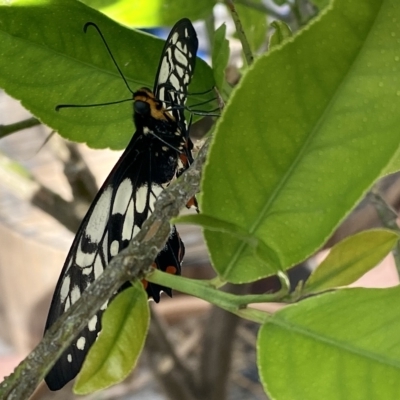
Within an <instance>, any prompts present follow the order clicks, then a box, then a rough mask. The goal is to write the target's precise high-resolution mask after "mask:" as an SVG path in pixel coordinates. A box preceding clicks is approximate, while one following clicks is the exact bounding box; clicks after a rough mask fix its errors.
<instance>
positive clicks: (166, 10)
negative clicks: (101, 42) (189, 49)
mask: <svg viewBox="0 0 400 400" xmlns="http://www.w3.org/2000/svg"><path fill="white" fill-rule="evenodd" d="M83 3H85V4H87V5H88V6H90V7H93V8H96V9H97V10H99V11H101V12H102V13H104V14H106V15H108V16H109V17H110V18H112V19H114V20H116V21H118V22H121V23H122V24H126V25H130V26H138V27H150V26H160V25H173V24H174V23H175V22H176V21H178V20H179V19H181V18H184V17H186V18H190V19H192V20H197V19H202V18H207V17H208V16H209V15H211V13H212V9H213V7H214V5H215V0H202V1H197V0H135V1H132V0H115V1H111V2H110V1H109V0H83Z"/></svg>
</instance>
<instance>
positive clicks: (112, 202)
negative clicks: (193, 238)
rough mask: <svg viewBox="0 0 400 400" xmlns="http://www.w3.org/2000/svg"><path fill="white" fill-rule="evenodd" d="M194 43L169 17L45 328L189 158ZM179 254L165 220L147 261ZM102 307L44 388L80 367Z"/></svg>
mask: <svg viewBox="0 0 400 400" xmlns="http://www.w3.org/2000/svg"><path fill="white" fill-rule="evenodd" d="M89 24H91V23H89ZM92 25H94V24H92ZM197 47H198V41H197V36H196V32H195V30H194V28H193V26H192V24H191V22H190V21H189V20H188V19H182V20H180V21H179V22H177V23H176V25H175V26H174V27H173V28H172V30H171V32H170V34H169V36H168V39H167V41H166V43H165V46H164V49H163V52H162V54H161V60H160V63H159V67H158V71H157V74H156V79H155V84H154V90H153V91H151V90H150V89H147V88H141V89H139V90H138V91H136V92H135V93H134V94H133V119H134V122H135V125H136V132H135V134H134V135H133V137H132V139H131V141H130V143H129V144H128V147H127V148H126V150H125V152H124V153H123V154H122V156H121V158H120V159H119V161H118V162H117V164H116V165H115V167H114V168H113V170H112V171H111V173H110V175H109V176H108V177H107V179H106V180H105V182H104V184H103V186H102V187H101V189H100V191H99V192H98V194H97V196H96V198H95V200H94V201H93V203H92V205H91V206H90V209H89V211H88V213H87V214H86V216H85V218H84V219H83V221H82V224H81V226H80V228H79V230H78V232H77V234H76V236H75V239H74V241H73V243H72V246H71V249H70V251H69V253H68V256H67V259H66V261H65V264H64V267H63V269H62V272H61V276H60V278H59V280H58V283H57V287H56V290H55V292H54V295H53V300H52V303H51V306H50V311H49V315H48V318H47V322H46V328H45V330H47V329H49V328H50V327H51V326H52V325H53V324H54V322H55V321H56V320H57V318H58V317H59V316H60V315H61V314H63V313H64V312H65V311H67V310H68V308H69V307H70V306H71V305H72V304H73V303H74V302H76V301H77V300H78V299H79V297H80V296H81V293H82V292H83V291H84V290H85V289H86V288H87V287H88V286H89V285H90V284H91V283H92V282H93V281H94V280H96V279H97V278H98V277H99V275H100V274H101V273H102V272H103V270H104V268H105V267H106V266H107V264H108V263H109V262H110V260H111V259H112V257H113V256H115V255H116V254H118V253H119V252H120V251H121V250H122V249H123V248H125V247H126V246H127V245H128V243H129V241H130V240H131V239H132V238H133V237H134V236H135V235H136V233H137V232H138V231H139V230H140V228H141V226H142V224H143V222H144V221H145V220H146V219H147V217H148V216H149V215H150V214H151V213H152V211H153V207H154V203H155V201H156V199H157V197H158V195H159V194H160V193H161V192H162V190H163V189H164V188H165V187H167V186H168V184H169V183H170V182H171V181H172V180H173V179H174V178H175V177H177V176H179V175H180V174H181V173H182V172H183V171H184V170H185V169H186V168H188V166H189V165H190V163H191V162H192V160H193V158H192V154H191V150H192V147H193V144H192V142H191V140H190V139H189V136H188V127H187V123H186V121H185V117H184V105H185V102H186V97H187V91H188V86H189V83H190V81H191V79H192V76H193V72H194V68H195V62H196V53H197ZM184 253H185V248H184V245H183V243H182V241H181V239H180V237H179V234H178V232H177V231H176V228H175V227H172V230H171V233H170V236H169V238H168V241H167V243H166V245H165V247H164V249H163V250H162V251H161V252H160V253H159V254H158V256H157V258H156V259H155V261H154V267H157V268H158V269H160V270H162V271H167V272H170V273H172V274H180V270H181V262H182V259H183V256H184ZM128 285H129V284H128V283H127V284H126V285H125V287H126V286H128ZM145 285H146V290H147V293H148V295H149V297H152V298H153V299H154V300H155V301H156V302H158V301H159V300H160V291H164V292H166V293H167V294H169V295H171V289H169V288H165V287H161V286H158V285H154V284H151V283H145ZM123 289H124V287H122V288H121V290H123ZM106 307H107V303H106V304H104V306H103V307H102V309H101V310H99V312H98V313H97V314H96V315H95V316H94V317H93V318H92V319H91V320H90V321H89V322H88V325H87V326H86V328H85V329H84V330H83V331H82V332H81V333H80V334H79V336H78V337H77V339H76V340H75V341H74V342H73V343H72V344H71V346H70V347H69V348H68V349H67V350H66V351H65V352H64V353H63V354H62V356H61V357H60V359H59V360H58V361H57V363H56V364H55V365H54V366H53V368H52V369H51V371H50V372H49V373H48V375H47V376H46V378H45V380H46V383H47V385H48V387H49V388H50V389H51V390H58V389H60V388H62V387H63V386H64V385H65V384H66V383H67V382H69V381H70V380H71V379H73V378H74V377H75V376H76V375H77V373H78V372H79V371H80V369H81V366H82V363H83V361H84V359H85V356H86V354H87V352H88V350H89V348H90V346H91V345H92V344H93V342H94V341H95V340H96V338H97V335H98V333H99V332H100V330H101V315H102V313H103V311H104V309H105V308H106Z"/></svg>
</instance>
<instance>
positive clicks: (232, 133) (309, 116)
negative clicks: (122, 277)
mask: <svg viewBox="0 0 400 400" xmlns="http://www.w3.org/2000/svg"><path fill="white" fill-rule="evenodd" d="M399 20H400V2H398V1H395V0H380V1H378V0H355V1H346V0H337V1H336V2H334V4H333V8H332V9H328V11H326V12H325V13H323V14H322V15H321V17H320V18H319V19H318V20H316V21H314V22H313V23H311V24H310V26H309V27H308V28H307V29H305V30H303V31H302V32H300V33H299V34H298V35H297V36H295V37H294V39H289V40H288V41H287V42H286V43H285V44H284V45H283V46H281V47H278V48H276V49H274V50H272V51H271V53H270V54H268V55H266V56H263V57H260V58H259V59H258V60H257V61H256V62H255V63H254V65H253V67H251V68H250V69H249V71H248V73H247V74H246V75H245V76H244V77H243V79H242V81H241V82H240V84H239V86H238V87H237V89H236V90H235V92H234V94H233V96H232V98H231V100H232V101H231V102H230V103H229V104H228V105H227V107H226V111H225V113H224V115H223V116H222V117H221V119H220V121H219V124H218V126H217V129H216V135H215V140H214V144H213V147H212V149H211V152H210V155H209V162H208V164H207V167H206V170H205V173H204V181H203V185H202V188H203V196H202V198H201V199H202V201H201V209H202V211H203V213H204V214H205V215H207V216H208V217H210V220H211V219H214V220H217V219H220V220H223V221H226V222H227V223H229V224H233V225H237V226H238V229H237V231H240V232H242V231H243V230H246V231H247V232H248V235H249V240H253V241H254V238H258V239H259V241H260V242H263V243H264V245H265V247H264V249H265V250H266V251H265V252H264V255H265V258H264V260H261V259H260V256H263V254H262V252H258V253H257V254H255V252H254V248H252V247H251V246H249V245H248V241H246V240H241V239H240V238H237V237H234V236H232V235H226V234H223V233H221V232H218V231H217V230H216V229H214V230H213V231H207V229H206V230H205V237H206V240H207V244H208V247H209V250H210V254H211V258H212V261H213V264H214V265H215V267H216V269H217V271H218V272H219V273H220V274H221V275H222V278H223V279H226V280H229V281H232V282H244V281H251V280H255V279H258V278H259V277H262V276H266V275H269V274H271V273H273V272H276V271H278V270H279V269H281V268H282V269H287V268H289V267H290V266H292V265H294V264H296V263H297V262H299V261H301V260H303V259H305V258H306V257H307V256H308V255H310V254H312V253H313V252H314V251H315V250H316V249H317V248H319V247H320V246H321V245H322V244H323V242H324V241H325V240H326V238H328V237H329V235H330V234H331V232H332V231H333V230H334V228H335V227H336V226H337V225H338V224H339V222H340V221H341V220H342V219H343V218H344V217H345V216H346V214H347V213H348V212H349V211H350V210H351V208H352V207H353V206H354V205H355V204H356V202H357V201H358V200H359V199H360V197H361V196H362V195H363V194H364V193H365V191H366V190H367V189H368V188H369V187H370V186H371V184H372V183H373V182H374V181H375V180H376V179H377V178H378V177H379V176H380V174H381V172H382V171H383V170H384V169H385V167H386V165H387V164H388V163H389V161H390V160H391V158H392V157H393V156H394V154H395V153H396V150H397V149H398V148H399V142H400V136H399V122H400V113H399V110H400V78H398V77H397V75H398V74H399V72H400V46H399V42H398V40H399V39H398V37H399V36H400V32H399V29H398V23H397V21H399ZM268 253H269V254H268ZM273 259H278V260H279V262H277V263H276V264H274V265H269V264H270V263H269V261H268V260H273Z"/></svg>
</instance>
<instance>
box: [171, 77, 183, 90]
mask: <svg viewBox="0 0 400 400" xmlns="http://www.w3.org/2000/svg"><path fill="white" fill-rule="evenodd" d="M169 81H170V82H171V83H172V86H173V87H174V88H175V89H176V90H179V89H180V88H181V85H180V84H179V80H178V78H177V77H176V76H175V75H171V76H170V78H169Z"/></svg>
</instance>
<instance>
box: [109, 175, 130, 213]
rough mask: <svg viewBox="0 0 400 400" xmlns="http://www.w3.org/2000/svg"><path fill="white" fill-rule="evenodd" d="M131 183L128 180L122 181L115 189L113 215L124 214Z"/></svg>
mask: <svg viewBox="0 0 400 400" xmlns="http://www.w3.org/2000/svg"><path fill="white" fill-rule="evenodd" d="M132 191H133V187H132V182H131V180H130V179H128V178H127V179H124V180H123V181H122V182H121V183H120V185H119V186H118V189H117V194H116V195H115V199H114V204H113V209H112V213H113V214H117V213H119V214H125V211H126V209H127V207H128V203H129V200H130V198H131V196H132Z"/></svg>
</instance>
